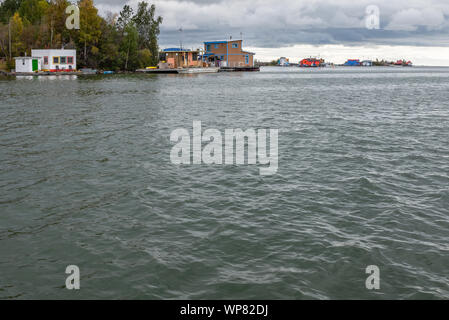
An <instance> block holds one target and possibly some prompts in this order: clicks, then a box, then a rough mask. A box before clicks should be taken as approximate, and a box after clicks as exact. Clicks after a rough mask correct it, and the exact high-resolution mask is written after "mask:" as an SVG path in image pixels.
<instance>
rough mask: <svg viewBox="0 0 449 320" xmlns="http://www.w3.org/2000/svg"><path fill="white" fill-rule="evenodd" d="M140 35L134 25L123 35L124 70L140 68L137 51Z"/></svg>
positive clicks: (121, 51) (130, 24) (128, 27)
mask: <svg viewBox="0 0 449 320" xmlns="http://www.w3.org/2000/svg"><path fill="white" fill-rule="evenodd" d="M138 40H139V34H138V32H137V28H136V26H135V25H134V23H132V22H131V23H129V24H128V25H127V26H126V27H125V29H124V33H123V38H122V41H121V46H120V53H121V56H122V57H123V61H124V62H125V65H124V70H135V69H136V68H137V66H138V61H137V49H138Z"/></svg>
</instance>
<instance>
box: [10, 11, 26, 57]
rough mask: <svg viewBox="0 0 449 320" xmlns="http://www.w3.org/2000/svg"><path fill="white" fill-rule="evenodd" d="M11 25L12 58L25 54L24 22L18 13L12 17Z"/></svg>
mask: <svg viewBox="0 0 449 320" xmlns="http://www.w3.org/2000/svg"><path fill="white" fill-rule="evenodd" d="M10 25H11V51H12V56H20V55H21V54H22V53H24V51H25V48H24V44H23V42H22V33H23V21H22V18H21V17H20V15H19V14H18V13H17V12H16V13H15V14H14V15H13V16H12V18H11V20H10ZM10 58H13V57H10Z"/></svg>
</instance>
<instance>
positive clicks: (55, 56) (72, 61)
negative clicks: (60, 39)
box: [31, 49, 76, 72]
mask: <svg viewBox="0 0 449 320" xmlns="http://www.w3.org/2000/svg"><path fill="white" fill-rule="evenodd" d="M31 55H32V56H33V57H39V58H41V59H42V69H40V70H46V71H47V70H48V71H51V72H57V71H61V70H65V71H71V70H76V50H74V49H73V50H72V49H39V50H31Z"/></svg>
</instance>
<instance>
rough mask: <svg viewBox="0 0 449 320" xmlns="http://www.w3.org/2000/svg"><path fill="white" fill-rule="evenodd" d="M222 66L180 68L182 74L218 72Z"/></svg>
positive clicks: (179, 71)
mask: <svg viewBox="0 0 449 320" xmlns="http://www.w3.org/2000/svg"><path fill="white" fill-rule="evenodd" d="M219 70H220V68H185V69H178V73H181V74H195V73H217V72H218V71H219Z"/></svg>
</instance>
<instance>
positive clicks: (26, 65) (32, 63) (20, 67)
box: [14, 57, 42, 73]
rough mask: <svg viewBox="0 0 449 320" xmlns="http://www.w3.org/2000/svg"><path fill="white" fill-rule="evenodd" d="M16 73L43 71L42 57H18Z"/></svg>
mask: <svg viewBox="0 0 449 320" xmlns="http://www.w3.org/2000/svg"><path fill="white" fill-rule="evenodd" d="M14 59H15V60H16V72H17V73H24V72H26V73H31V72H36V71H39V70H41V69H42V60H41V58H40V57H17V58H14Z"/></svg>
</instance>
